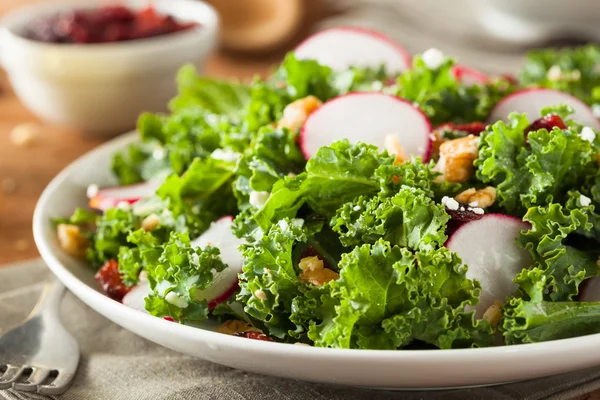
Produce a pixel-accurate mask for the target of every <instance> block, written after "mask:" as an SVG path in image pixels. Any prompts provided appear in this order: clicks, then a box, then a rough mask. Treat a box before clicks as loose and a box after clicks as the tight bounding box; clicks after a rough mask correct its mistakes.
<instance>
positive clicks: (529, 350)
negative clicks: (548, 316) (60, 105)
mask: <svg viewBox="0 0 600 400" xmlns="http://www.w3.org/2000/svg"><path fill="white" fill-rule="evenodd" d="M136 137H137V133H136V132H135V131H133V132H130V133H128V134H125V135H122V136H120V137H117V138H115V139H112V140H110V141H108V142H106V143H104V144H102V145H100V146H98V147H96V148H95V149H93V150H92V151H90V152H88V153H86V154H84V155H82V156H81V157H79V158H78V159H76V160H75V161H73V162H72V163H71V164H69V165H68V166H67V167H66V168H64V169H63V170H62V171H61V172H60V173H59V174H58V175H57V176H56V177H55V178H54V179H53V180H52V181H51V182H50V183H49V184H48V186H47V187H46V188H45V190H44V191H43V193H42V195H41V197H40V199H39V200H38V203H37V205H36V208H35V211H34V216H33V235H34V240H35V243H36V246H37V248H38V250H39V252H40V254H41V256H42V258H43V260H44V261H45V262H46V263H47V264H48V267H49V268H50V269H51V270H52V272H53V273H54V274H55V275H56V276H57V277H58V278H59V279H60V280H61V281H63V283H65V285H66V286H67V287H68V288H69V289H70V290H71V291H73V292H74V293H75V294H76V295H77V296H78V297H80V296H79V294H80V293H85V295H86V296H90V298H93V300H94V301H98V302H102V304H103V307H104V308H106V309H112V310H115V311H117V312H118V313H120V314H124V315H127V317H128V318H129V319H130V320H132V321H134V322H135V321H136V320H138V321H141V320H146V321H147V319H153V320H154V321H153V322H154V323H158V324H161V325H163V326H162V330H163V331H168V332H170V333H174V334H183V335H186V336H190V335H196V336H197V337H198V339H208V340H207V341H208V342H211V343H215V344H216V345H222V346H228V347H229V348H233V349H244V351H250V352H255V353H262V352H277V353H278V354H282V355H291V356H294V357H298V358H303V357H307V356H310V355H313V356H327V355H330V356H334V357H339V358H342V359H344V358H347V359H349V360H350V359H352V360H353V361H360V360H361V359H365V360H366V359H372V358H373V357H378V358H380V359H382V360H402V361H405V362H410V361H421V362H427V361H436V362H438V363H444V364H446V363H447V364H449V365H451V364H452V363H453V362H456V361H457V360H462V361H470V360H471V361H475V360H477V359H480V358H481V357H486V358H487V359H489V360H490V361H491V362H493V361H495V360H500V359H504V360H512V361H515V360H516V361H525V360H526V359H528V358H530V357H535V356H536V355H537V354H544V355H547V356H548V355H553V356H568V355H571V354H576V353H575V352H577V351H583V352H587V351H589V349H591V348H597V347H600V333H597V334H591V335H585V336H578V337H574V338H568V339H560V340H552V341H547V342H540V343H529V344H517V345H511V346H497V347H484V348H466V349H446V350H439V349H436V350H363V349H337V348H324V347H314V346H295V345H291V344H289V343H273V342H265V341H258V340H247V339H245V338H239V337H235V336H230V335H224V334H221V333H217V332H213V331H209V330H205V329H201V328H195V327H191V326H186V325H181V324H176V323H173V322H170V321H166V320H162V319H160V318H156V317H153V316H151V315H148V314H144V313H142V312H140V311H137V310H134V309H132V308H129V307H127V306H125V305H123V304H121V303H119V302H117V301H114V300H112V299H110V298H108V297H106V296H105V295H103V294H101V293H99V292H98V291H96V290H94V289H93V288H91V287H90V286H88V285H87V284H85V283H84V282H82V281H81V280H79V279H78V278H77V277H75V275H73V274H72V273H71V272H70V271H69V270H68V268H67V267H65V266H64V265H63V264H62V263H61V261H60V260H59V258H58V257H57V256H56V255H55V254H54V253H53V251H52V249H51V247H50V245H49V243H48V239H47V238H46V237H45V234H44V231H45V228H46V227H47V225H48V224H50V221H47V220H45V218H44V216H45V213H44V209H45V208H46V205H47V203H48V202H49V199H50V198H52V197H53V196H55V192H56V189H57V188H59V187H60V186H61V184H62V183H63V182H64V181H65V180H66V178H67V177H69V176H70V175H71V174H72V173H73V172H74V171H77V170H78V169H79V168H80V165H82V164H85V161H86V158H87V157H88V156H90V155H92V154H95V153H101V152H105V151H109V150H113V151H116V150H121V149H122V148H123V147H124V146H125V145H127V144H130V143H132V142H134V141H135V140H136ZM90 183H92V182H90ZM90 273H91V270H90ZM82 300H83V299H82ZM178 331H179V332H178Z"/></svg>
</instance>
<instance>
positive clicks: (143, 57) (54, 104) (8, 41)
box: [0, 0, 219, 134]
mask: <svg viewBox="0 0 600 400" xmlns="http://www.w3.org/2000/svg"><path fill="white" fill-rule="evenodd" d="M122 3H123V4H124V5H126V6H128V7H130V8H133V9H140V8H143V7H146V6H148V5H150V4H152V5H153V6H154V7H155V8H156V9H157V10H158V11H159V12H160V13H164V14H169V15H172V16H174V17H175V18H177V19H178V20H181V21H185V22H197V23H199V26H198V27H195V28H192V29H189V30H186V31H182V32H177V33H172V34H168V35H164V36H159V37H155V38H150V39H141V40H133V41H128V42H120V43H110V44H87V45H74V44H73V45H71V44H49V43H42V42H37V41H33V40H29V39H26V38H24V37H23V33H24V32H25V30H26V27H27V26H28V24H31V23H32V22H34V21H36V20H38V19H39V18H44V17H48V16H53V15H55V14H57V13H59V12H65V11H69V10H73V9H82V8H92V7H98V6H100V5H102V4H104V5H106V1H105V0H92V1H86V2H84V3H83V2H82V1H70V2H63V3H50V4H37V5H32V6H28V7H23V8H20V9H18V10H16V11H14V12H12V13H9V14H8V15H6V16H5V17H4V19H3V20H2V23H1V25H0V64H1V65H2V66H3V67H4V69H5V70H6V71H7V73H8V77H9V79H10V81H11V83H12V86H13V88H14V90H15V92H16V94H17V96H18V97H19V99H20V100H21V101H22V102H23V104H25V106H26V107H27V108H29V109H30V110H31V111H32V112H34V113H35V114H37V115H38V116H39V117H40V118H42V119H44V120H46V121H48V122H52V123H59V124H64V125H68V126H72V127H75V128H79V129H82V130H84V131H86V132H92V133H102V134H111V133H112V134H116V133H118V132H124V131H126V130H128V129H131V128H132V127H133V126H135V122H136V119H137V117H138V115H139V114H140V112H143V111H154V112H157V111H162V110H164V108H165V105H166V104H167V102H168V101H169V99H170V98H171V97H173V96H174V95H175V93H176V85H175V75H176V73H177V70H178V69H179V68H180V67H181V66H182V65H183V64H185V63H194V64H196V65H198V64H199V63H201V62H202V61H203V60H204V59H205V58H206V56H207V54H208V53H209V51H210V50H212V49H213V48H214V46H215V44H216V40H217V31H218V24H219V21H218V17H217V14H216V12H215V11H214V9H213V8H212V7H211V6H209V5H207V4H206V3H203V2H201V1H198V0H127V1H124V2H122Z"/></svg>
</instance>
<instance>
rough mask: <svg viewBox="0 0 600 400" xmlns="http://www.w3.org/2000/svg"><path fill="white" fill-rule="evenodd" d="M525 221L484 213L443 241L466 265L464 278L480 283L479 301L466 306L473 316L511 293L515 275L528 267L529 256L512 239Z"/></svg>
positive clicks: (476, 315) (479, 316) (530, 260)
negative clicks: (473, 304) (473, 313)
mask: <svg viewBox="0 0 600 400" xmlns="http://www.w3.org/2000/svg"><path fill="white" fill-rule="evenodd" d="M529 228H530V226H529V224H527V223H525V222H523V221H521V220H520V219H518V218H515V217H511V216H508V215H504V214H487V215H485V216H484V217H483V218H481V219H478V220H475V221H471V222H467V223H465V224H464V225H462V226H461V227H460V228H458V229H457V230H456V231H455V232H454V233H453V234H452V236H451V237H450V239H449V240H448V242H447V243H446V247H448V248H449V249H450V250H451V251H453V252H455V253H457V254H458V255H459V257H460V258H462V260H463V262H464V264H465V265H467V266H468V268H469V269H468V270H467V278H469V279H476V280H477V281H479V283H480V284H481V294H480V296H479V304H477V305H476V306H473V307H471V306H469V307H468V308H467V309H474V310H475V317H476V318H481V317H482V316H483V313H484V312H485V311H486V310H487V309H488V308H489V307H490V306H491V305H492V304H493V303H494V301H495V300H500V301H502V302H504V301H505V300H506V298H507V297H508V296H510V295H512V294H514V293H515V292H516V290H517V288H518V285H517V284H516V283H514V282H513V279H514V278H515V276H516V275H517V274H518V273H519V272H521V271H522V270H523V269H524V268H528V267H530V266H531V264H532V262H533V260H532V258H531V255H530V254H529V253H528V252H527V251H526V250H524V249H522V248H520V247H519V246H518V245H517V243H516V242H515V239H516V238H517V237H518V236H519V233H520V232H521V230H528V229H529Z"/></svg>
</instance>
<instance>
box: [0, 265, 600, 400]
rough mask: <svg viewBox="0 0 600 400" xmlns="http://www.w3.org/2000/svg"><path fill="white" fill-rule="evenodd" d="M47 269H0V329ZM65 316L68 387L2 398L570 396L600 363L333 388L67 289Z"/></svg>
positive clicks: (27, 305)
mask: <svg viewBox="0 0 600 400" xmlns="http://www.w3.org/2000/svg"><path fill="white" fill-rule="evenodd" d="M50 276H51V274H50V272H49V270H48V269H47V268H46V266H45V265H44V263H43V262H42V261H41V260H34V261H30V262H25V263H21V264H17V265H13V266H8V267H2V268H0V334H1V332H3V331H5V330H6V329H8V328H10V327H11V326H14V325H15V324H18V323H19V322H20V321H21V320H22V319H23V318H24V317H26V316H27V315H28V313H29V311H30V310H31V309H32V308H33V306H34V305H35V302H36V300H37V298H38V296H39V294H40V291H41V289H42V287H43V282H44V281H45V280H47V279H49V278H50ZM62 318H63V322H64V324H65V326H66V328H67V329H68V330H69V331H71V333H73V335H74V336H75V337H76V338H77V340H78V341H79V344H80V346H81V351H82V358H81V364H80V366H79V370H78V372H77V376H76V378H75V381H74V384H73V386H72V387H71V388H70V389H69V391H67V393H66V394H64V395H62V396H50V397H45V396H39V395H35V394H33V395H27V394H23V393H17V392H13V391H12V390H0V399H2V400H9V399H10V400H23V399H60V400H63V399H64V400H95V399H119V400H137V399H140V400H142V399H148V400H159V399H160V400H163V399H179V400H183V399H232V400H233V399H240V400H250V399H256V400H270V399H278V400H279V399H282V400H309V399H316V400H326V399H334V400H335V399H340V400H341V399H344V400H362V399H365V400H378V399H406V400H417V399H424V400H428V399H431V400H475V399H486V400H507V399H528V400H538V399H573V398H575V397H577V396H580V395H582V394H585V393H588V392H591V391H593V390H596V389H599V388H600V368H594V369H589V370H585V371H580V372H576V373H571V374H565V375H560V376H555V377H550V378H544V379H538V380H534V381H528V382H522V383H514V384H510V385H503V386H495V387H490V388H477V389H468V390H454V391H435V392H388V391H382V390H370V391H369V390H363V389H355V388H346V387H336V386H329V385H321V384H313V383H306V382H299V381H293V380H288V379H282V378H274V377H268V376H263V375H256V374H253V373H248V372H244V371H239V370H235V369H231V368H228V367H223V366H220V365H217V364H213V363H211V362H208V361H202V360H198V359H195V358H192V357H189V356H185V355H182V354H179V353H176V352H174V351H171V350H168V349H165V348H162V347H160V346H157V345H155V344H153V343H151V342H149V341H147V340H144V339H142V338H140V337H138V336H135V335H134V334H132V333H129V332H128V331H126V330H124V329H122V328H120V327H119V326H117V325H115V324H113V323H112V322H110V321H108V320H107V319H105V318H104V317H102V316H100V315H99V314H97V313H96V312H94V311H93V310H92V309H90V308H89V307H87V306H86V305H84V304H83V303H82V302H80V301H79V300H78V299H76V298H75V297H74V296H73V295H72V294H70V293H69V294H67V296H66V297H65V300H64V302H63V309H62ZM0 362H2V355H1V354H0ZM490 362H493V360H490ZM399 373H401V371H399Z"/></svg>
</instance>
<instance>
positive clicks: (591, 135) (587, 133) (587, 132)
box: [579, 126, 596, 143]
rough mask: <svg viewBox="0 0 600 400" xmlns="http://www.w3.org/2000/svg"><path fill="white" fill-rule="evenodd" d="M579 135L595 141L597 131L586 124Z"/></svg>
mask: <svg viewBox="0 0 600 400" xmlns="http://www.w3.org/2000/svg"><path fill="white" fill-rule="evenodd" d="M579 137H581V138H582V139H583V140H587V141H588V142H590V143H593V142H594V140H595V139H596V132H594V130H593V129H592V128H590V127H589V126H584V127H583V129H582V130H581V133H580V134H579Z"/></svg>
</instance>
